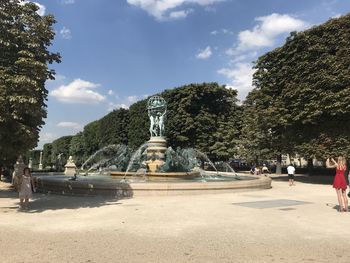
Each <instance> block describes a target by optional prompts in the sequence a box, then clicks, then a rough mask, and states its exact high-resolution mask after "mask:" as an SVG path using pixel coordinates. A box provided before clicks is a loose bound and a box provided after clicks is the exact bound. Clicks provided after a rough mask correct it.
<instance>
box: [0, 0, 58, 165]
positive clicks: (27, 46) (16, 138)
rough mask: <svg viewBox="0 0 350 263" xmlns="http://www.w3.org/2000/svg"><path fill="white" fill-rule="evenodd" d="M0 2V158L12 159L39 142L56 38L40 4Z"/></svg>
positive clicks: (55, 54) (54, 54)
mask: <svg viewBox="0 0 350 263" xmlns="http://www.w3.org/2000/svg"><path fill="white" fill-rule="evenodd" d="M20 3H21V1H18V0H12V1H1V2H0V35H1V39H0V160H1V161H2V160H4V159H7V160H10V159H11V160H13V159H15V158H16V156H17V155H19V154H24V153H25V152H27V151H28V150H30V149H32V148H34V147H35V146H36V145H37V141H38V137H39V130H40V128H41V126H42V125H43V124H44V121H43V119H44V118H45V117H46V109H45V108H46V104H45V100H46V98H47V93H48V92H47V90H46V89H45V81H46V80H48V79H54V71H53V70H50V69H48V64H51V63H53V62H60V55H59V54H58V53H53V52H50V51H49V50H48V47H49V46H50V45H51V41H52V40H53V38H54V35H55V33H54V30H53V27H52V26H53V24H54V23H55V19H54V17H53V16H51V15H49V16H40V15H38V14H37V12H36V11H37V10H38V6H37V5H36V4H33V3H25V4H20Z"/></svg>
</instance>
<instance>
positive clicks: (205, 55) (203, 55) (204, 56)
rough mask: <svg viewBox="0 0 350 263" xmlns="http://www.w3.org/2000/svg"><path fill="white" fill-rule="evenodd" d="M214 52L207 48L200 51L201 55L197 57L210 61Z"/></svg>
mask: <svg viewBox="0 0 350 263" xmlns="http://www.w3.org/2000/svg"><path fill="white" fill-rule="evenodd" d="M212 54H213V53H212V51H211V48H210V46H207V47H206V48H205V49H202V50H200V51H199V53H198V54H197V55H196V58H198V59H208V58H210V57H211V55H212Z"/></svg>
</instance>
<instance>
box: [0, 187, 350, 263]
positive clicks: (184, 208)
mask: <svg viewBox="0 0 350 263" xmlns="http://www.w3.org/2000/svg"><path fill="white" fill-rule="evenodd" d="M0 184H1V185H0V229H1V230H0V231H1V232H0V262H4V263H5V262H329V261H332V262H349V258H350V257H349V256H350V252H349V249H348V248H349V246H350V238H349V236H350V228H349V224H350V213H338V212H336V210H335V209H334V206H335V202H336V196H335V193H334V191H333V189H332V188H331V186H329V185H325V184H309V183H298V184H297V186H295V187H289V186H288V185H287V184H286V183H285V182H280V181H274V182H273V188H272V189H269V190H261V191H253V192H239V193H232V194H217V195H196V196H169V197H164V196H163V197H142V198H134V199H127V200H113V199H106V198H98V197H94V198H93V197H85V198H84V197H66V196H55V195H42V194H36V195H35V201H34V202H33V203H32V205H31V210H29V211H28V212H19V211H17V209H16V206H17V204H18V200H17V198H16V194H15V193H13V192H11V191H9V190H7V189H6V186H7V185H6V184H4V183H0ZM279 199H288V200H297V201H304V202H307V203H305V204H301V205H294V206H288V207H287V206H278V207H272V208H265V209H259V208H251V207H244V206H239V205H237V204H236V203H239V202H255V201H263V200H268V201H269V200H279Z"/></svg>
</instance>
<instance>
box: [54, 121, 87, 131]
mask: <svg viewBox="0 0 350 263" xmlns="http://www.w3.org/2000/svg"><path fill="white" fill-rule="evenodd" d="M56 126H57V127H60V128H69V129H74V130H81V129H83V125H81V124H79V123H76V122H70V121H62V122H59V123H57V125H56Z"/></svg>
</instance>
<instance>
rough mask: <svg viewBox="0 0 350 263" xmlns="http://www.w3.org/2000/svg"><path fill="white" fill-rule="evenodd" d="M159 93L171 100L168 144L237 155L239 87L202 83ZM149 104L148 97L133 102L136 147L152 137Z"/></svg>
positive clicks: (220, 155) (215, 155)
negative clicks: (237, 102) (148, 111)
mask: <svg viewBox="0 0 350 263" xmlns="http://www.w3.org/2000/svg"><path fill="white" fill-rule="evenodd" d="M159 95H160V96H162V97H164V99H165V100H166V101H167V104H168V106H167V115H166V118H167V119H166V125H165V132H166V137H167V142H168V145H171V146H172V147H175V148H176V147H178V146H179V147H182V148H187V147H194V148H197V149H198V150H200V151H202V152H204V153H206V154H207V155H208V156H209V157H210V158H213V159H214V160H215V159H228V158H230V157H233V156H232V155H233V154H234V153H235V152H236V150H237V149H236V145H237V139H238V136H239V135H238V134H239V116H240V114H239V113H240V111H239V107H238V106H237V104H236V101H237V99H236V95H237V92H236V91H235V90H232V89H227V88H226V87H225V86H220V85H218V84H217V83H202V84H190V85H185V86H182V87H179V88H175V89H170V90H165V91H164V92H162V93H160V94H159ZM146 107H147V100H146V99H145V100H142V101H139V102H137V103H135V104H133V105H131V106H130V111H129V114H130V115H129V116H130V124H129V137H128V138H129V145H131V146H133V147H138V146H140V145H141V144H142V143H144V142H146V141H147V140H148V139H149V137H150V134H149V131H148V129H149V118H148V115H147V109H146ZM224 137H225V138H226V139H227V141H226V140H225V141H224V140H223V138H224Z"/></svg>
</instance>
